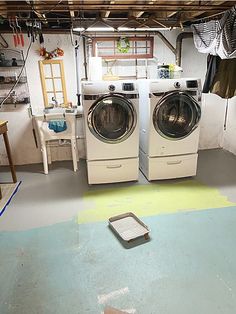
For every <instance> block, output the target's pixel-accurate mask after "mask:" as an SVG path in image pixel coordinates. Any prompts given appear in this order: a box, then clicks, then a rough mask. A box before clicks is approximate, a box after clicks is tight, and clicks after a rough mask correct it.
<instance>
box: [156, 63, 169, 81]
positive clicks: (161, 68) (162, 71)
mask: <svg viewBox="0 0 236 314" xmlns="http://www.w3.org/2000/svg"><path fill="white" fill-rule="evenodd" d="M157 75H158V78H160V79H169V78H170V70H169V65H158V66H157Z"/></svg>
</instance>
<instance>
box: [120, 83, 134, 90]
mask: <svg viewBox="0 0 236 314" xmlns="http://www.w3.org/2000/svg"><path fill="white" fill-rule="evenodd" d="M122 90H124V91H133V90H134V83H123V84H122Z"/></svg>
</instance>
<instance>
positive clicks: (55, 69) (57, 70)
mask: <svg viewBox="0 0 236 314" xmlns="http://www.w3.org/2000/svg"><path fill="white" fill-rule="evenodd" d="M52 73H53V76H54V77H61V69H60V64H52Z"/></svg>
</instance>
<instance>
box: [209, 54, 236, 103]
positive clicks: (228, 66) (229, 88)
mask: <svg viewBox="0 0 236 314" xmlns="http://www.w3.org/2000/svg"><path fill="white" fill-rule="evenodd" d="M235 73H236V58H234V59H225V60H221V61H220V64H219V66H218V70H217V72H216V74H215V77H214V80H213V83H212V86H211V88H210V91H211V93H213V94H217V95H219V96H220V97H222V98H232V97H234V96H236V79H235Z"/></svg>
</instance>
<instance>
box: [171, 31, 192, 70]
mask: <svg viewBox="0 0 236 314" xmlns="http://www.w3.org/2000/svg"><path fill="white" fill-rule="evenodd" d="M192 37H193V33H192V32H184V33H180V34H179V35H178V36H177V38H176V52H175V63H176V64H177V65H178V66H181V55H182V41H183V39H184V38H192Z"/></svg>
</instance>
